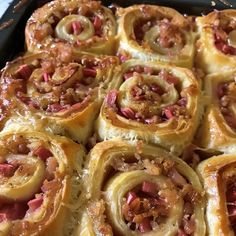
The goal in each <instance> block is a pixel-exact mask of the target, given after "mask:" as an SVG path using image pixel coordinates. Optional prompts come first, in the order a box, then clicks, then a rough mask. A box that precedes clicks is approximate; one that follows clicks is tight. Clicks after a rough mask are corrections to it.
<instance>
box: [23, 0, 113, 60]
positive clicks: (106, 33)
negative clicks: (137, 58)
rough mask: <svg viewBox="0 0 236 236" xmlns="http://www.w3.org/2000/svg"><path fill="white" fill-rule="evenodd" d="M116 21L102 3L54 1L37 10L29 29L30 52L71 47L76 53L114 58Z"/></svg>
mask: <svg viewBox="0 0 236 236" xmlns="http://www.w3.org/2000/svg"><path fill="white" fill-rule="evenodd" d="M115 35H116V21H115V18H114V16H113V14H112V12H111V11H110V10H109V9H108V8H106V7H103V6H102V5H101V3H100V2H98V1H81V0H72V1H60V0H58V1H57V0H56V1H52V2H50V3H48V4H46V5H44V6H43V7H41V8H39V9H37V10H36V11H35V12H34V14H33V15H32V16H31V18H30V19H29V20H28V22H27V25H26V29H25V38H26V45H27V48H28V50H29V51H30V52H39V51H41V50H42V49H44V50H45V49H47V48H49V47H55V46H57V43H58V42H63V43H64V44H68V45H70V46H71V47H72V48H73V49H74V50H75V51H86V52H92V53H97V54H109V55H112V54H114V52H115V51H116V39H115Z"/></svg>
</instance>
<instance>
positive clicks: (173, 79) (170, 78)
mask: <svg viewBox="0 0 236 236" xmlns="http://www.w3.org/2000/svg"><path fill="white" fill-rule="evenodd" d="M164 79H165V80H166V81H167V82H168V83H169V84H173V85H174V86H176V85H178V84H179V79H178V78H176V77H175V76H173V75H170V74H168V75H167V76H166V77H165V78H164Z"/></svg>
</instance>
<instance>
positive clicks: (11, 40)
mask: <svg viewBox="0 0 236 236" xmlns="http://www.w3.org/2000/svg"><path fill="white" fill-rule="evenodd" d="M46 2H48V1H47V0H14V1H13V2H12V4H11V5H10V6H9V8H8V9H7V11H6V12H5V14H4V15H3V17H2V18H1V19H0V68H2V67H3V66H4V65H5V64H6V62H7V61H9V60H12V59H13V58H14V57H16V56H18V55H20V54H21V53H22V52H23V51H24V28H25V24H26V21H27V19H28V18H29V17H30V15H31V14H32V13H33V11H34V10H35V9H37V8H38V7H40V6H42V5H43V4H45V3H46ZM102 2H103V4H104V5H106V6H109V5H111V4H112V3H115V4H117V5H120V6H123V7H127V6H130V5H133V4H141V3H148V4H155V5H163V6H169V7H173V8H175V9H176V10H178V11H180V12H181V13H184V14H189V15H201V14H206V13H208V12H210V11H212V10H213V9H218V10H222V9H227V8H234V9H236V0H214V1H210V0H114V1H112V0H103V1H102ZM4 25H5V27H4Z"/></svg>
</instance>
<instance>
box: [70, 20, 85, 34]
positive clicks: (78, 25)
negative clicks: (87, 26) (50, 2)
mask: <svg viewBox="0 0 236 236" xmlns="http://www.w3.org/2000/svg"><path fill="white" fill-rule="evenodd" d="M71 28H72V32H73V34H75V35H79V34H80V33H81V32H82V31H83V27H82V25H81V23H80V22H79V21H74V22H73V23H72V24H71Z"/></svg>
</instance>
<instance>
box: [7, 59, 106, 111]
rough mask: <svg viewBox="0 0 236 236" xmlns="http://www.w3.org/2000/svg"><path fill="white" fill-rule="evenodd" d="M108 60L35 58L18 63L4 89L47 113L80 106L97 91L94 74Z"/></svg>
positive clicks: (75, 108) (84, 104) (97, 83)
mask: <svg viewBox="0 0 236 236" xmlns="http://www.w3.org/2000/svg"><path fill="white" fill-rule="evenodd" d="M60 55H61V54H60ZM107 63H110V62H109V61H107V62H106V61H104V63H100V62H98V61H96V60H94V59H90V58H88V59H86V58H83V59H82V60H78V62H76V63H74V62H71V63H67V64H64V63H62V62H59V61H57V60H52V58H47V59H44V60H41V59H38V60H37V63H36V62H32V64H30V65H27V64H24V65H20V66H19V67H18V69H16V72H15V73H13V74H12V75H11V76H9V77H8V78H7V81H5V82H6V83H4V88H3V93H4V94H7V93H9V92H10V93H15V96H16V98H17V99H19V100H20V101H21V102H22V103H24V104H26V105H27V106H29V107H30V108H31V109H36V110H42V111H45V112H48V113H57V112H66V111H68V110H70V111H74V110H79V109H82V108H83V107H85V106H86V104H87V103H88V102H89V101H90V99H91V98H92V97H93V96H95V94H96V93H97V89H98V86H99V81H98V80H97V79H96V76H97V73H98V70H99V69H100V68H101V67H105V66H106V64H107Z"/></svg>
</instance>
